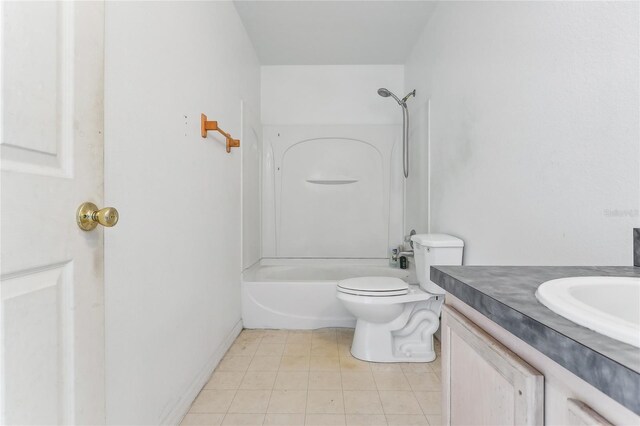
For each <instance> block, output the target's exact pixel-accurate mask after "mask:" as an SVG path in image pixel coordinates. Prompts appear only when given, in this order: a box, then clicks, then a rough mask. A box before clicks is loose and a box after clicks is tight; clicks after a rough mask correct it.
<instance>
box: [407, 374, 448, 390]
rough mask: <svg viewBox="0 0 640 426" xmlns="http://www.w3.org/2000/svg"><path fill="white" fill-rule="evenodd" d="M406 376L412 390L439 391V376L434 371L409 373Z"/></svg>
mask: <svg viewBox="0 0 640 426" xmlns="http://www.w3.org/2000/svg"><path fill="white" fill-rule="evenodd" d="M406 376H407V379H408V380H409V384H411V389H412V390H413V391H414V392H418V391H439V390H440V389H441V388H442V384H441V383H440V377H439V376H438V375H437V374H435V373H411V374H407V375H406Z"/></svg>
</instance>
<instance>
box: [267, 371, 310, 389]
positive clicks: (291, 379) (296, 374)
mask: <svg viewBox="0 0 640 426" xmlns="http://www.w3.org/2000/svg"><path fill="white" fill-rule="evenodd" d="M308 383H309V373H307V372H306V371H279V372H278V376H277V377H276V382H275V384H274V385H273V388H274V389H278V390H307V387H308Z"/></svg>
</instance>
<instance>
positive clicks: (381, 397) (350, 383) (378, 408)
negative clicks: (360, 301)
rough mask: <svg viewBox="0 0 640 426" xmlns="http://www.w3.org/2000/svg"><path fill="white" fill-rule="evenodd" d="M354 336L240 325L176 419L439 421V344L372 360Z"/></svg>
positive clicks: (327, 423)
mask: <svg viewBox="0 0 640 426" xmlns="http://www.w3.org/2000/svg"><path fill="white" fill-rule="evenodd" d="M352 337H353V329H342V328H338V329H335V328H331V329H320V330H313V331H308V330H304V331H286V330H243V331H242V333H241V334H240V336H238V338H237V339H236V341H235V342H234V343H233V345H232V346H231V348H230V349H229V351H228V352H227V354H226V355H225V357H224V359H223V360H222V361H221V362H220V365H218V367H217V368H216V370H215V372H214V373H213V375H212V377H211V379H210V380H209V382H208V383H207V384H206V385H205V387H204V389H203V390H202V391H201V392H200V394H199V395H198V397H197V398H196V400H195V401H194V402H193V405H192V406H191V409H190V411H189V413H188V414H187V416H186V417H185V418H184V420H183V421H182V425H293V426H301V425H317V426H331V425H347V426H351V425H354V426H355V425H371V426H374V425H389V426H395V425H430V426H439V425H440V404H441V394H440V350H439V346H437V347H436V350H437V353H438V358H437V359H436V360H435V361H434V362H432V363H413V364H412V363H406V364H378V363H370V362H364V361H360V360H358V359H356V358H354V357H352V356H351V353H350V352H349V348H350V346H351V339H352ZM436 343H437V341H436Z"/></svg>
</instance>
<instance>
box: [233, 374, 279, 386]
mask: <svg viewBox="0 0 640 426" xmlns="http://www.w3.org/2000/svg"><path fill="white" fill-rule="evenodd" d="M276 374H277V373H276V372H275V371H247V372H246V373H245V375H244V378H243V379H242V383H241V384H240V389H252V390H258V389H273V383H274V382H275V381H276Z"/></svg>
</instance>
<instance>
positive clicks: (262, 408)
mask: <svg viewBox="0 0 640 426" xmlns="http://www.w3.org/2000/svg"><path fill="white" fill-rule="evenodd" d="M270 396H271V391H270V390H239V391H237V393H236V396H235V397H234V398H233V402H232V403H231V406H230V407H229V413H242V414H245V413H246V414H262V413H266V412H267V406H268V405H269V397H270Z"/></svg>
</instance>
